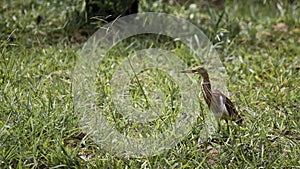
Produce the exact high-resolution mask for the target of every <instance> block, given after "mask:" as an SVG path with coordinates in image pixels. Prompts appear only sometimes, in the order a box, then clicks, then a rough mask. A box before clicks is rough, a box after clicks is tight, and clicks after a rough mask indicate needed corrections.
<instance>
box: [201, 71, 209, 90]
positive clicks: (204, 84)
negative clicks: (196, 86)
mask: <svg viewBox="0 0 300 169" xmlns="http://www.w3.org/2000/svg"><path fill="white" fill-rule="evenodd" d="M201 76H202V82H201V85H202V87H205V88H206V89H208V90H211V85H210V81H209V76H208V73H205V74H201Z"/></svg>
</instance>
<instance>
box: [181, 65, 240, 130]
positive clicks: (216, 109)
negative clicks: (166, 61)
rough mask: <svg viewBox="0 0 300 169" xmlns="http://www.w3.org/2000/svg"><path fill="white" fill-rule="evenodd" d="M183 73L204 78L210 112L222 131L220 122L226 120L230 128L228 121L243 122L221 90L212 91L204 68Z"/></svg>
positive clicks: (203, 84)
mask: <svg viewBox="0 0 300 169" xmlns="http://www.w3.org/2000/svg"><path fill="white" fill-rule="evenodd" d="M180 72H181V73H194V74H199V75H201V77H202V82H201V90H202V94H203V97H204V100H205V102H206V103H207V105H208V107H209V108H210V110H211V111H212V112H213V114H214V116H215V119H216V120H217V122H218V127H219V129H218V130H220V121H221V120H223V119H224V120H225V121H226V123H227V129H228V131H229V127H228V120H234V121H236V122H237V123H241V122H242V118H241V116H240V115H239V114H238V112H237V111H236V109H235V107H234V105H233V103H232V101H231V100H230V99H229V98H228V97H226V96H225V95H224V94H223V93H221V92H220V91H219V90H212V89H211V85H210V81H209V76H208V73H207V70H206V69H205V68H204V67H202V66H197V67H194V68H192V69H188V70H182V71H180Z"/></svg>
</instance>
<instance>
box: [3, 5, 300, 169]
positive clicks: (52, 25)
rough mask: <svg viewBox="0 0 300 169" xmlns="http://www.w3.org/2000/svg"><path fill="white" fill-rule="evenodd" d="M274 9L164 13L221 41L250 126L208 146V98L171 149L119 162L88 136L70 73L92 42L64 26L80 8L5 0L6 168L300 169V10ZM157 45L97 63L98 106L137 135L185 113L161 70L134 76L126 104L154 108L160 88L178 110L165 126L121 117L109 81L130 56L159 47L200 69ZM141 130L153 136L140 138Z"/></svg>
mask: <svg viewBox="0 0 300 169" xmlns="http://www.w3.org/2000/svg"><path fill="white" fill-rule="evenodd" d="M143 3H144V2H143ZM143 3H141V4H143ZM274 3H275V4H272V3H270V2H267V3H265V4H262V3H258V4H254V3H252V4H247V5H246V4H239V3H238V2H235V3H233V2H229V1H228V2H226V3H225V4H226V6H225V13H224V15H223V16H222V17H221V14H222V10H221V9H222V8H207V6H206V5H207V4H206V3H202V2H201V3H199V4H197V5H198V6H197V8H194V7H193V6H190V4H184V5H186V6H184V5H183V6H180V5H179V4H173V5H169V6H167V7H164V8H165V10H166V11H170V13H172V14H175V15H178V16H181V17H184V18H187V19H190V21H191V22H193V23H194V24H196V25H197V26H199V27H200V28H201V29H202V30H203V31H204V33H206V34H207V36H208V37H209V39H210V40H211V41H212V42H214V44H215V46H216V49H217V50H218V52H219V55H220V59H221V61H222V62H223V64H224V66H225V68H226V71H227V74H228V82H227V87H228V90H229V91H230V98H231V99H232V100H233V101H234V103H235V105H236V106H237V108H238V111H240V112H241V114H242V115H243V117H244V123H243V124H242V125H241V126H240V128H238V127H236V126H234V124H232V125H231V127H230V128H231V131H230V133H228V132H227V130H226V127H225V125H226V124H225V123H224V124H223V123H222V129H221V131H220V133H216V134H214V135H212V136H211V137H210V138H208V139H207V140H206V141H205V142H202V141H200V140H201V139H200V138H201V134H203V133H202V132H201V130H202V128H204V127H205V126H204V120H203V119H205V118H206V117H207V114H206V113H205V112H207V106H206V105H205V104H204V101H203V98H202V97H201V95H200V99H199V104H201V106H202V108H203V110H201V109H200V110H199V115H200V117H199V119H197V122H196V123H195V125H194V127H193V129H192V130H191V131H190V132H189V135H187V136H186V137H185V138H183V139H182V140H181V141H180V142H179V143H178V144H177V145H176V146H174V148H173V149H170V150H169V151H166V152H164V153H162V154H159V155H156V156H153V157H145V158H121V157H118V156H114V155H112V154H109V153H108V152H106V151H105V150H104V149H103V147H101V146H100V145H97V144H95V143H94V142H93V139H92V137H91V136H90V135H86V134H87V133H84V132H83V131H82V130H81V129H80V126H79V123H78V121H79V119H78V116H77V114H76V113H75V111H74V102H73V101H74V100H73V96H72V94H73V93H72V72H73V69H74V67H75V63H76V58H77V56H78V55H77V53H76V51H77V49H80V45H81V44H80V43H79V41H84V39H85V37H84V36H82V35H80V34H76V33H74V34H73V32H72V31H70V30H66V29H65V25H66V24H67V23H69V20H71V19H72V18H66V17H65V16H66V15H65V14H66V13H68V12H71V13H72V12H74V11H75V9H76V7H77V6H76V5H78V4H73V5H72V2H58V1H51V2H50V3H46V2H45V3H44V2H41V3H32V2H29V1H28V2H27V1H15V2H13V3H9V2H8V1H3V2H1V12H0V14H1V15H0V18H1V21H0V25H1V28H0V29H1V31H0V32H1V34H0V35H1V37H0V38H1V39H0V40H1V42H0V84H1V85H0V93H1V94H0V138H1V139H0V168H9V167H12V168H32V167H36V168H43V167H45V168H50V167H74V168H75V167H77V168H80V167H81V168H85V167H86V166H88V167H96V168H116V167H119V168H125V167H126V166H127V167H129V168H188V167H192V168H195V167H204V168H207V167H218V168H222V167H224V168H225V167H228V168H258V167H265V168H272V167H274V168H278V167H283V168H284V167H285V168H295V167H299V166H300V161H299V154H300V147H299V143H300V137H299V135H300V133H299V129H300V128H299V126H300V122H299V120H298V119H299V118H300V114H299V101H300V89H299V86H300V76H299V73H300V72H299V70H297V69H296V68H295V67H296V66H299V64H300V57H299V53H300V49H299V45H300V38H299V37H300V36H299V35H300V31H299V29H300V27H299V25H300V22H299V13H300V12H299V7H300V5H299V3H298V2H294V4H292V5H290V4H289V3H288V2H285V1H284V2H281V1H277V2H274ZM200 5H203V7H202V8H201V6H200ZM66 6H67V7H66ZM184 7H186V8H184ZM156 8H157V10H158V11H160V10H161V9H158V8H159V6H157V7H156ZM142 9H145V8H142ZM191 15H193V16H191ZM38 16H41V17H42V20H41V21H38V20H37V18H38ZM218 19H220V22H219V23H218V25H216V23H217V22H216V21H217V20H218ZM78 24H79V23H78ZM77 26H78V25H77ZM75 27H76V26H74V28H75ZM78 27H79V26H78ZM75 32H76V31H75ZM156 38H157V37H151V36H149V37H146V35H140V36H137V37H131V38H129V39H127V40H128V41H126V42H124V43H121V44H118V45H117V46H116V47H115V48H112V49H111V51H110V52H109V53H108V55H107V57H106V59H104V60H103V62H102V63H101V65H100V66H99V75H98V77H97V78H98V79H97V81H95V83H94V84H95V88H96V91H98V93H99V98H97V101H98V103H97V104H99V106H103V105H105V106H110V108H111V109H108V110H112V111H107V112H106V113H107V114H106V118H107V119H108V120H109V121H110V123H111V124H112V125H115V126H116V128H117V129H118V130H119V131H120V132H123V133H126V134H128V135H129V136H136V137H146V136H147V134H149V133H150V134H151V132H152V131H153V130H157V131H161V132H163V131H164V130H165V129H166V128H164V127H165V126H164V124H166V123H168V124H169V123H171V124H172V123H173V122H174V119H176V117H177V115H178V112H177V111H178V110H180V109H184V107H180V106H179V107H176V100H177V99H178V98H180V92H179V91H178V86H176V84H175V85H174V82H173V81H172V78H170V77H169V76H168V75H167V74H164V73H163V72H160V71H159V70H147V71H146V72H143V73H141V72H137V74H136V76H137V77H139V78H138V79H139V80H140V81H138V80H137V78H136V77H135V76H132V77H130V78H131V81H132V83H131V86H130V87H131V89H130V90H129V93H128V97H130V98H131V99H132V100H133V103H132V104H134V105H133V107H134V106H136V108H137V109H141V110H142V109H147V108H148V107H147V104H154V103H157V102H160V101H161V100H155V99H156V97H155V95H154V96H153V95H151V92H153V91H155V90H156V89H157V88H159V89H160V91H159V92H161V93H164V94H166V98H165V104H166V105H172V104H171V103H174V104H175V106H167V108H166V109H165V112H164V113H162V114H159V120H157V121H155V120H154V121H150V122H148V123H139V122H138V121H137V120H134V119H133V120H132V119H128V118H125V117H124V116H123V115H122V114H118V113H117V112H114V111H113V110H114V109H113V108H114V102H113V101H112V100H106V102H105V100H104V99H103V98H106V97H107V96H110V94H111V93H110V92H111V91H110V86H109V84H110V83H109V82H110V80H111V78H112V77H113V75H114V73H115V72H114V71H115V68H116V66H117V65H118V64H120V63H121V62H122V61H123V59H126V57H127V56H128V55H129V54H131V53H134V52H135V51H137V50H141V49H149V48H151V47H153V48H154V47H155V48H162V49H165V50H170V51H172V52H174V53H175V54H177V55H179V56H181V57H182V58H181V59H182V60H183V61H184V62H185V63H186V65H187V66H193V65H196V64H199V63H201V61H198V60H197V58H195V55H194V54H193V53H191V52H190V50H188V49H187V48H186V46H184V45H181V44H180V43H177V42H176V43H174V42H170V41H172V39H168V38H167V37H162V39H163V40H162V41H157V40H156ZM143 40H144V41H143ZM128 46H131V47H130V48H128ZM120 51H121V52H120ZM124 51H125V52H124ZM204 66H205V65H204ZM149 82H150V83H149ZM154 82H156V84H155V83H154ZM140 86H144V88H141V87H140ZM199 87H200V86H199ZM146 91H147V92H148V93H147V92H146ZM149 92H150V93H149ZM152 94H153V93H152ZM147 99H148V100H149V99H150V100H149V101H148V102H149V103H147ZM141 131H143V132H142V133H143V134H145V135H142V136H139V135H138V134H139V133H140V132H141Z"/></svg>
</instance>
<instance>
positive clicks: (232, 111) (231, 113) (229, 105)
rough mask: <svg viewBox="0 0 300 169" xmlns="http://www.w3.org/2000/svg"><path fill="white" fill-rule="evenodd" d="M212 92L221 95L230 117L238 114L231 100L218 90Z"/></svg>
mask: <svg viewBox="0 0 300 169" xmlns="http://www.w3.org/2000/svg"><path fill="white" fill-rule="evenodd" d="M212 93H213V95H215V96H221V97H222V98H224V102H225V107H226V109H227V112H228V113H229V116H230V117H235V116H236V115H238V112H237V111H236V109H235V107H234V104H233V103H232V102H231V100H230V99H229V98H228V97H226V96H225V95H224V94H223V93H221V92H220V91H219V90H213V92H212Z"/></svg>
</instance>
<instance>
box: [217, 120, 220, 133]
mask: <svg viewBox="0 0 300 169" xmlns="http://www.w3.org/2000/svg"><path fill="white" fill-rule="evenodd" d="M220 130H221V125H220V122H219V121H218V129H217V133H220Z"/></svg>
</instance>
